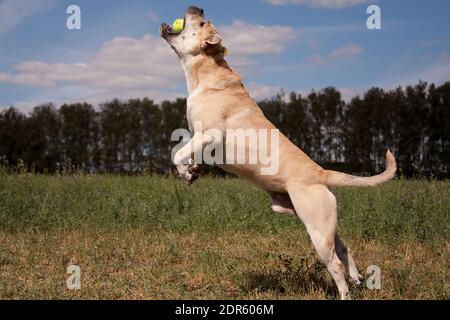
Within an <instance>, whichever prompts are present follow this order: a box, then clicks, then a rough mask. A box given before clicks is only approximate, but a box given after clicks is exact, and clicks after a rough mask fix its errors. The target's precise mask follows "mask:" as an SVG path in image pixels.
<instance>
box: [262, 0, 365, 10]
mask: <svg viewBox="0 0 450 320" xmlns="http://www.w3.org/2000/svg"><path fill="white" fill-rule="evenodd" d="M264 2H265V3H268V4H270V5H274V6H282V5H288V4H293V5H299V6H308V7H311V8H323V9H341V8H346V7H352V6H355V5H358V4H364V3H368V1H367V0H264Z"/></svg>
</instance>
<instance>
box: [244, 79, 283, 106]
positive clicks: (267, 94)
mask: <svg viewBox="0 0 450 320" xmlns="http://www.w3.org/2000/svg"><path fill="white" fill-rule="evenodd" d="M246 88H247V89H248V91H249V93H250V96H251V97H252V98H253V99H255V100H256V101H261V100H264V99H270V98H273V97H274V96H275V95H277V94H278V93H280V92H281V87H278V86H269V85H263V84H259V83H256V82H250V83H249V84H248V85H247V86H246Z"/></svg>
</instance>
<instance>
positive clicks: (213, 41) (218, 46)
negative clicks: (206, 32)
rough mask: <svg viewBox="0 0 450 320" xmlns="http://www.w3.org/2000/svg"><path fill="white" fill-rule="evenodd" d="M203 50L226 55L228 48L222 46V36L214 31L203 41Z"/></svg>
mask: <svg viewBox="0 0 450 320" xmlns="http://www.w3.org/2000/svg"><path fill="white" fill-rule="evenodd" d="M202 48H203V50H204V51H205V52H206V53H208V54H217V53H222V54H223V55H226V54H227V53H228V51H227V49H226V48H225V47H223V46H222V38H221V37H220V36H219V35H218V34H217V33H212V34H211V35H210V36H209V37H208V38H207V39H206V40H205V42H204V43H203V45H202Z"/></svg>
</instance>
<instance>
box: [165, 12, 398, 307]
mask: <svg viewBox="0 0 450 320" xmlns="http://www.w3.org/2000/svg"><path fill="white" fill-rule="evenodd" d="M160 32H161V36H162V37H163V38H164V39H165V40H166V41H167V42H168V43H169V44H170V45H171V47H172V48H173V49H174V50H175V52H176V53H177V55H178V56H179V58H180V60H181V64H182V66H183V69H184V72H185V75H186V81H187V88H188V92H189V97H188V99H187V117H188V122H189V129H190V131H191V133H192V134H193V137H192V139H191V140H190V141H189V142H188V143H187V144H186V145H185V146H184V147H183V148H181V149H180V150H179V151H178V152H177V153H176V155H175V158H174V162H175V164H176V166H177V169H178V172H179V174H180V175H181V176H182V177H183V178H184V179H185V181H186V182H188V183H191V182H192V181H193V180H195V179H196V178H197V177H198V167H197V165H196V164H194V162H193V155H194V153H196V152H198V151H200V152H201V151H203V150H204V149H205V148H206V147H207V146H208V145H211V144H214V143H216V142H217V140H218V139H220V137H217V135H215V134H211V133H208V132H210V131H211V130H210V129H214V130H215V132H217V131H219V132H221V133H222V136H223V137H226V138H222V139H223V140H225V141H224V142H225V145H226V146H227V152H228V153H229V150H231V149H228V146H229V145H231V144H232V141H230V139H229V136H228V135H227V130H229V129H235V130H238V129H241V130H242V129H243V130H249V129H254V130H264V129H265V130H269V131H270V130H276V128H275V127H274V125H273V124H272V123H270V122H269V121H268V120H267V119H266V117H265V116H264V115H263V113H262V111H261V110H260V109H259V107H258V106H257V104H256V103H255V101H254V100H253V99H252V98H250V96H249V94H248V92H247V91H246V89H245V88H244V86H243V84H242V81H241V78H240V76H239V75H238V74H237V73H236V72H234V71H233V70H232V69H231V68H230V67H229V66H228V64H227V62H226V61H225V59H224V56H225V54H226V49H225V48H224V47H223V46H222V41H221V38H220V36H219V34H218V32H217V29H216V28H215V27H214V25H213V24H212V23H211V22H209V21H206V20H204V15H203V10H202V9H200V8H197V7H189V8H188V9H187V12H186V15H185V28H184V30H183V31H182V32H181V33H179V34H175V33H173V32H172V30H171V28H170V27H169V26H168V25H167V24H162V25H161V29H160ZM198 124H200V126H198ZM273 141H274V139H271V142H273ZM276 142H277V145H276V146H277V150H275V148H274V147H273V146H274V144H271V143H269V140H268V142H267V143H262V144H260V145H255V144H248V145H244V146H242V145H238V146H237V148H236V146H234V144H233V146H232V149H233V150H234V151H235V152H236V153H238V154H239V153H241V154H242V153H243V154H247V153H250V152H251V151H255V149H257V150H256V151H263V152H266V154H271V155H272V156H276V157H278V158H277V161H278V168H277V169H278V170H276V172H275V173H274V174H269V175H264V174H261V169H262V162H261V161H259V160H258V161H257V162H256V163H241V164H236V163H229V162H228V161H227V162H225V163H223V164H221V165H219V166H220V167H221V168H223V169H224V170H226V171H228V172H231V173H235V174H237V175H238V176H240V177H243V178H246V179H247V180H249V181H250V182H251V183H253V184H254V185H256V186H257V187H259V188H260V189H262V190H265V191H266V192H268V194H269V195H270V198H271V202H272V209H273V210H274V211H276V212H279V213H288V214H297V215H298V216H299V217H300V219H301V220H302V221H303V223H304V224H305V226H306V229H307V231H308V233H309V235H310V237H311V240H312V243H313V245H314V247H315V249H316V250H317V253H318V255H319V257H320V259H321V260H322V261H323V262H324V263H325V264H326V266H327V268H328V271H329V272H330V273H331V275H332V277H333V279H334V281H335V282H336V285H337V287H338V290H339V293H340V295H341V298H342V299H347V298H349V291H348V286H347V283H346V280H345V275H344V271H345V270H347V271H348V272H349V273H350V277H351V279H352V280H353V281H354V282H356V283H358V284H359V283H360V280H361V275H360V274H359V273H358V269H357V268H356V265H355V262H354V260H353V257H352V255H351V253H350V250H349V249H348V248H347V247H346V246H345V245H344V243H343V242H342V241H341V239H340V238H339V236H338V234H337V231H336V224H337V213H336V199H335V197H334V195H333V194H332V193H331V192H330V190H329V189H328V187H329V186H375V185H378V184H380V183H383V182H386V181H388V180H390V179H392V178H393V177H394V175H395V172H396V163H395V159H394V157H393V155H392V154H391V153H390V152H389V151H388V152H387V154H386V158H387V169H386V171H384V172H383V173H382V174H379V175H376V176H372V177H367V178H364V177H356V176H352V175H348V174H345V173H341V172H336V171H331V170H324V169H323V168H321V167H320V166H319V165H317V164H316V163H315V162H313V161H312V160H311V159H310V158H309V157H308V156H307V155H306V154H305V153H303V152H302V151H301V150H300V149H299V148H298V147H297V146H295V145H294V144H293V143H292V142H290V141H289V140H288V139H287V138H286V137H285V136H283V135H282V134H281V133H280V134H279V136H278V139H277V141H276ZM252 149H253V150H252Z"/></svg>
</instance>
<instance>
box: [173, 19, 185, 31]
mask: <svg viewBox="0 0 450 320" xmlns="http://www.w3.org/2000/svg"><path fill="white" fill-rule="evenodd" d="M183 29H184V19H176V20H175V21H174V22H173V24H172V30H173V32H176V33H179V32H181V31H183Z"/></svg>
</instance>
